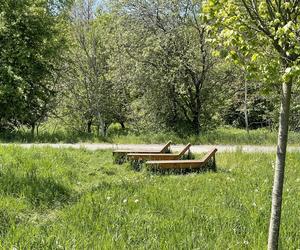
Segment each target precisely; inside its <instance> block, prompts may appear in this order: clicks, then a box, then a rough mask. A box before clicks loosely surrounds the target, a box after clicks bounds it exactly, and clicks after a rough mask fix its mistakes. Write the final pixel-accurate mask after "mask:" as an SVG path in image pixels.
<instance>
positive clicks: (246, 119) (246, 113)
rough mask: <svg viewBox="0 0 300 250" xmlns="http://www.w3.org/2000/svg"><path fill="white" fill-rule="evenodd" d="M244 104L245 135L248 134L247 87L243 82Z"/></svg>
mask: <svg viewBox="0 0 300 250" xmlns="http://www.w3.org/2000/svg"><path fill="white" fill-rule="evenodd" d="M244 97H245V99H244V101H245V103H244V105H245V106H244V116H245V126H246V131H247V134H249V120H248V105H247V103H248V86H247V81H245V96H244Z"/></svg>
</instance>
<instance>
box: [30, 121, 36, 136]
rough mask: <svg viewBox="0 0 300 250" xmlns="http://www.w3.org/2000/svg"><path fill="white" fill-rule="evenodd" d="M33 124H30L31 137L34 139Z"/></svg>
mask: <svg viewBox="0 0 300 250" xmlns="http://www.w3.org/2000/svg"><path fill="white" fill-rule="evenodd" d="M34 131H35V123H32V124H31V137H32V138H34Z"/></svg>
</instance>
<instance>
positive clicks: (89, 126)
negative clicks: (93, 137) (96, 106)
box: [87, 121, 92, 134]
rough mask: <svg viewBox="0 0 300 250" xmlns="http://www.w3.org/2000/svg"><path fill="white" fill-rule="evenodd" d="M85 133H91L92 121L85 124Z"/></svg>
mask: <svg viewBox="0 0 300 250" xmlns="http://www.w3.org/2000/svg"><path fill="white" fill-rule="evenodd" d="M87 132H88V133H89V134H90V133H92V121H88V123H87Z"/></svg>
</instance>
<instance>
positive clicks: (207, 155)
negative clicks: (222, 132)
mask: <svg viewBox="0 0 300 250" xmlns="http://www.w3.org/2000/svg"><path fill="white" fill-rule="evenodd" d="M217 151H218V149H216V148H214V149H213V150H211V151H209V152H208V153H207V154H206V155H205V156H204V157H203V158H202V159H201V160H202V161H203V162H204V163H207V162H208V161H209V160H210V158H211V157H214V155H215V153H216V152H217Z"/></svg>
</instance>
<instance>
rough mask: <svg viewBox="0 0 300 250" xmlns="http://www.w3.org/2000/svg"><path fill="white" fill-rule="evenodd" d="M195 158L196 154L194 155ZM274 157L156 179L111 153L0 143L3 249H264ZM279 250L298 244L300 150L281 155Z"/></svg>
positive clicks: (223, 160)
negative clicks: (283, 159)
mask: <svg viewBox="0 0 300 250" xmlns="http://www.w3.org/2000/svg"><path fill="white" fill-rule="evenodd" d="M197 157H201V155H197ZM274 159H275V156H274V155H272V154H246V153H239V152H237V153H222V154H220V153H218V154H217V166H218V171H217V172H216V173H214V172H203V173H192V174H185V175H183V174H158V173H151V172H148V171H146V170H142V171H140V172H137V171H133V170H132V169H131V167H130V164H128V163H127V164H124V165H115V164H113V158H112V153H111V151H95V152H90V151H86V150H83V149H82V150H75V149H63V150H62V149H60V150H58V149H52V148H43V149H41V148H39V149H38V148H32V149H22V148H20V147H14V146H9V147H1V146H0V186H1V189H0V248H1V249H175V248H176V249H265V248H266V245H267V231H268V223H269V212H270V204H271V188H272V179H273V178H272V174H273V169H272V166H273V164H274ZM286 170H287V171H286V183H285V189H284V202H283V215H282V216H283V217H282V227H281V240H280V248H281V249H297V248H299V247H300V231H299V224H300V217H299V211H300V202H299V200H300V185H299V184H300V154H297V153H290V154H288V156H287V169H286Z"/></svg>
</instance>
